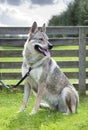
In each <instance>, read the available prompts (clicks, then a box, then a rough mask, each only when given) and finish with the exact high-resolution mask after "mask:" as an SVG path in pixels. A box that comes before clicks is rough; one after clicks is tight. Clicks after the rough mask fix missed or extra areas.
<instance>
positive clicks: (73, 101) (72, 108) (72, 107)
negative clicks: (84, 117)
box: [66, 93, 79, 113]
mask: <svg viewBox="0 0 88 130" xmlns="http://www.w3.org/2000/svg"><path fill="white" fill-rule="evenodd" d="M78 102H79V99H78V96H77V95H76V94H75V93H74V94H73V93H72V95H70V97H69V98H68V97H67V98H66V104H67V108H68V109H69V112H70V113H76V112H77V106H78Z"/></svg>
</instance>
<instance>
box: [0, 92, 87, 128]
mask: <svg viewBox="0 0 88 130" xmlns="http://www.w3.org/2000/svg"><path fill="white" fill-rule="evenodd" d="M22 98H23V93H22V92H20V93H19V92H9V91H8V92H7V91H6V90H3V91H0V130H88V96H86V97H81V99H80V103H79V106H78V113H77V114H74V115H73V114H71V115H68V116H65V115H63V114H62V113H60V112H55V111H50V110H49V109H39V111H38V113H37V114H35V115H32V116H30V115H29V113H30V112H31V110H32V108H33V105H34V101H35V97H34V96H33V95H32V94H31V96H30V99H29V103H28V107H27V109H26V111H25V112H24V113H16V112H17V111H18V110H19V109H20V106H21V102H22Z"/></svg>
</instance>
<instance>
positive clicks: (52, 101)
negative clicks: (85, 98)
mask: <svg viewBox="0 0 88 130" xmlns="http://www.w3.org/2000/svg"><path fill="white" fill-rule="evenodd" d="M52 47H53V45H52V44H51V43H50V42H49V41H48V36H47V35H46V27H45V24H43V26H42V27H41V28H39V29H38V27H37V23H36V22H34V23H33V25H32V27H31V29H30V32H29V34H28V38H27V41H26V43H25V45H24V50H23V64H22V76H24V75H25V74H26V73H27V72H28V70H29V67H30V66H31V67H32V70H31V72H30V75H29V76H28V77H27V78H26V79H25V87H24V98H23V104H22V108H21V112H22V111H24V110H25V107H26V106H27V102H28V97H29V94H30V91H31V90H32V91H33V92H34V93H35V94H36V101H35V105H34V108H33V110H32V112H31V114H35V113H36V112H37V110H38V109H39V106H43V107H49V108H50V109H51V110H57V111H60V112H62V113H65V114H69V113H75V112H76V111H77V106H78V102H79V96H78V94H77V92H76V90H75V88H74V87H73V85H72V84H71V83H70V82H69V80H68V78H67V77H66V75H65V74H64V73H63V72H62V71H61V69H60V67H59V66H58V65H57V63H56V62H55V61H54V60H53V59H52V58H51V56H50V52H49V50H50V49H52Z"/></svg>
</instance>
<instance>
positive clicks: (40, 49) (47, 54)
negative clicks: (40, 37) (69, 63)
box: [35, 45, 50, 56]
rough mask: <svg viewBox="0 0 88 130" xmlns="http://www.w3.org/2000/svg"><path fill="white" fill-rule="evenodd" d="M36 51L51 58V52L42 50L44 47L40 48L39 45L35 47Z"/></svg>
mask: <svg viewBox="0 0 88 130" xmlns="http://www.w3.org/2000/svg"><path fill="white" fill-rule="evenodd" d="M35 49H36V50H37V51H38V52H40V53H42V54H43V55H44V56H50V52H49V50H48V49H44V48H42V47H41V46H39V45H35Z"/></svg>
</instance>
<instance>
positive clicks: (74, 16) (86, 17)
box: [48, 0, 88, 26]
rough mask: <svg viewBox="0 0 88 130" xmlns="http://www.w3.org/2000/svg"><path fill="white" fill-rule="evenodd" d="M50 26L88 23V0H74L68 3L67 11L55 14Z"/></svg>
mask: <svg viewBox="0 0 88 130" xmlns="http://www.w3.org/2000/svg"><path fill="white" fill-rule="evenodd" d="M48 25H49V26H58V25H59V26H77V25H88V0H74V2H71V3H69V4H68V8H67V10H66V11H64V12H62V13H61V14H60V15H57V16H53V17H52V18H51V19H50V20H49V24H48Z"/></svg>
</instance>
